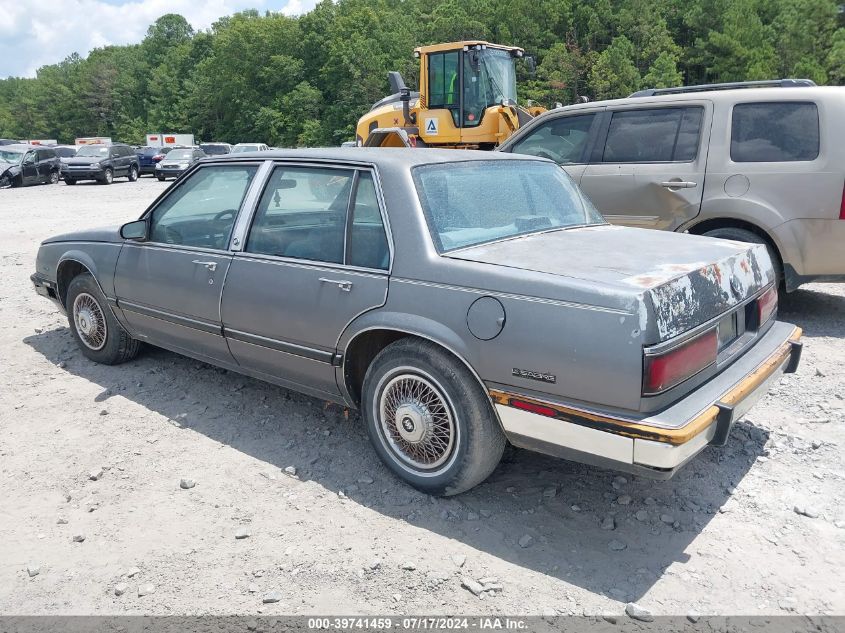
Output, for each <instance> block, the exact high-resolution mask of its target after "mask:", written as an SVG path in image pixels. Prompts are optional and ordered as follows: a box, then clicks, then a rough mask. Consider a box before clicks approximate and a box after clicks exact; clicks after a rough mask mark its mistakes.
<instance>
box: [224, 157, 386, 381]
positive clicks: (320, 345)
mask: <svg viewBox="0 0 845 633" xmlns="http://www.w3.org/2000/svg"><path fill="white" fill-rule="evenodd" d="M385 226H386V225H385V221H384V214H383V208H382V205H381V204H380V197H379V196H378V194H377V190H376V180H375V177H374V174H373V172H371V171H369V170H368V169H358V168H351V167H343V166H339V167H329V166H308V165H301V164H279V165H277V166H276V167H275V168H274V170H273V173H272V175H271V176H270V179H269V181H268V184H267V187H266V188H265V190H264V193H263V194H262V197H261V200H260V201H259V204H258V206H257V208H256V210H255V216H254V218H253V220H252V222H251V226H249V232H248V235H247V237H246V243H245V245H244V247H243V250H242V251H240V252H235V253H234V258H233V260H232V264H231V266H230V268H229V275H228V277H227V278H226V287H225V289H224V291H223V302H222V317H223V328H224V333H225V336H226V338H227V340H228V342H229V347H230V349H231V350H232V354H233V355H234V357H235V358H236V359H237V361H238V363H240V364H241V365H242V366H244V367H247V368H249V369H251V370H253V371H257V372H261V373H262V374H265V375H267V376H270V377H272V378H274V379H275V380H276V381H278V382H282V383H283V384H290V385H292V386H296V387H298V388H300V389H301V390H303V391H306V392H309V393H313V394H337V393H339V389H338V385H337V381H336V379H335V367H336V366H338V364H339V358H338V356H337V341H338V339H339V338H340V335H341V333H342V332H343V330H344V329H345V328H346V326H347V325H348V324H349V322H350V321H352V320H353V319H354V318H355V317H357V316H358V315H360V314H362V313H363V312H366V311H367V310H371V309H373V308H376V307H378V306H381V305H384V302H385V300H386V299H387V282H388V269H389V265H390V248H389V242H388V237H387V236H388V231H387V229H386V228H385ZM244 232H246V228H244Z"/></svg>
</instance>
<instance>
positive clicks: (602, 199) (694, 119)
mask: <svg viewBox="0 0 845 633" xmlns="http://www.w3.org/2000/svg"><path fill="white" fill-rule="evenodd" d="M711 110H712V106H711V104H710V103H709V102H703V101H702V102H683V103H671V104H668V105H665V106H664V105H655V104H650V105H648V106H647V107H646V106H641V107H632V106H619V107H616V108H608V109H607V112H606V113H605V115H604V116H603V122H602V129H601V131H600V132H599V138H598V141H597V143H596V145H595V148H594V149H593V151H592V154H591V156H590V158H589V161H588V162H589V164H588V165H587V167H586V168H585V170H584V173H583V175H582V177H581V181H580V183H579V184H580V185H581V188H582V189H583V190H584V192H585V193H586V194H587V196H588V197H589V198H590V200H592V202H593V204H594V205H595V206H596V208H598V210H599V211H601V213H602V214H603V215H604V216H605V218H607V220H608V221H610V222H613V223H617V224H624V225H628V226H640V227H646V228H655V229H668V230H675V229H677V228H678V227H679V226H681V225H682V224H683V223H684V222H686V221H688V220H689V219H691V218H693V217H695V216H696V215H698V212H699V210H700V208H701V197H702V193H703V191H704V173H705V167H706V163H707V151H706V147H707V142H708V141H709V136H710V120H711Z"/></svg>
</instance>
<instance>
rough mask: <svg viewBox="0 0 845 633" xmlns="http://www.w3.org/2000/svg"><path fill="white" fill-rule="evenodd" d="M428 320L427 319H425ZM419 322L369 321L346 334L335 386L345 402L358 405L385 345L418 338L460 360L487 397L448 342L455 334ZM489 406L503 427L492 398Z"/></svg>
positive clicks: (475, 374)
mask: <svg viewBox="0 0 845 633" xmlns="http://www.w3.org/2000/svg"><path fill="white" fill-rule="evenodd" d="M425 321H427V319H426V320H425ZM419 325H420V324H417V325H416V326H414V325H409V324H403V325H401V326H396V325H390V324H386V323H385V324H370V325H368V326H365V327H361V328H360V329H356V330H355V332H354V333H353V334H349V335H347V336H345V337H344V338H345V339H346V343H345V345H344V346H343V347H342V349H343V350H344V351H343V362H342V364H341V366H340V367H339V368H338V385H339V386H340V388H341V390H342V392H343V396H344V398H345V399H346V400H347V402H349V403H351V404H352V405H354V406H355V407H360V404H361V388H362V386H363V383H364V376H365V375H366V373H367V368H369V366H370V364H371V363H372V361H373V359H374V358H375V357H376V355H377V354H378V353H379V352H380V351H381V350H383V349H384V348H385V347H387V346H388V345H390V344H391V343H394V342H395V341H398V340H400V339H403V338H417V339H420V340H423V341H428V342H430V343H433V344H435V345H437V346H438V347H439V348H441V349H442V350H443V351H444V352H446V353H447V354H448V355H449V356H451V357H453V358H455V359H456V360H457V361H459V362H460V363H462V364H463V365H464V366H465V367H466V368H467V369H468V370H469V372H470V374H472V376H473V378H475V380H476V381H477V383H478V386H479V387H481V389H482V390H483V391H484V393H485V394H486V395H487V397H488V398H489V393H488V389H487V387H486V386H485V384H484V381H483V380H482V379H481V376H479V375H478V372H476V370H475V368H474V367H473V366H472V364H471V363H470V362H469V361H468V360H467V358H466V356H465V355H464V353H462V352H461V351H459V350H458V349H456V347H458V345H455V343H454V342H451V341H450V339H452V338H453V337H454V340H456V341H459V340H460V339H459V338H458V336H457V334H455V333H454V332H451V330H448V329H447V332H448V333H450V334H451V335H452V336H448V335H447V336H443V334H442V333H436V329H435V328H438V329H445V328H444V327H443V326H442V325H441V324H435V323H433V322H432V323H431V324H430V325H432V326H434V327H432V328H431V329H429V328H426V327H420V326H419ZM490 409H491V411H492V412H493V415H494V417H495V419H496V422H497V423H498V424H499V426H500V428H502V430H504V427H503V426H502V421H501V420H500V419H499V414H498V413H497V412H496V407H494V406H493V401H492V400H490Z"/></svg>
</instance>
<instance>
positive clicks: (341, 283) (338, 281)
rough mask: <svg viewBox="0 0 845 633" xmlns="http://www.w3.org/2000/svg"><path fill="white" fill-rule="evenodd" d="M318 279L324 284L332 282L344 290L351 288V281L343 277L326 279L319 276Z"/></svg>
mask: <svg viewBox="0 0 845 633" xmlns="http://www.w3.org/2000/svg"><path fill="white" fill-rule="evenodd" d="M320 281H321V282H323V283H324V284H334V285H335V286H337V287H338V288H340V289H341V290H343V291H344V292H349V291H350V290H352V282H351V281H346V280H344V279H326V278H325V277H320Z"/></svg>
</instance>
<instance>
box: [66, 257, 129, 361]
mask: <svg viewBox="0 0 845 633" xmlns="http://www.w3.org/2000/svg"><path fill="white" fill-rule="evenodd" d="M65 306H66V308H67V318H68V323H69V324H70V331H71V332H72V333H73V338H75V339H76V344H77V345H78V346H79V349H80V350H81V351H82V353H83V354H84V355H85V356H86V357H87V358H88V359H90V360H93V361H94V362H95V363H101V364H103V365H117V364H119V363H125V362H126V361H128V360H132V359H133V358H135V356H137V355H138V350H140V349H141V342H140V341H136V340H135V339H133V338H132V337H131V336H129V333H128V332H127V331H126V330H124V329H123V326H122V325H121V324H120V323H119V322H118V320H117V319H116V318H115V316H114V314H112V311H111V309H110V308H109V305H108V302H107V301H106V298H105V297H104V296H103V293H102V292H101V291H100V286H98V285H97V282H96V281H95V280H94V277H93V276H92V275H91V274H90V273H82V274H80V275H77V276H76V277H74V278H73V280H72V281H71V282H70V285H69V286H68V290H67V301H66V302H65Z"/></svg>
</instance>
